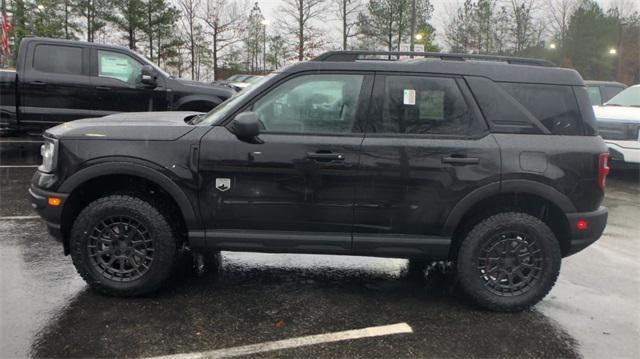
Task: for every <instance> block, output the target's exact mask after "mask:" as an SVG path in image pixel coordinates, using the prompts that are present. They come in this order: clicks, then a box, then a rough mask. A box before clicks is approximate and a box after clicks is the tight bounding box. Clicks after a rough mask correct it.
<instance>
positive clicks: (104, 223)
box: [70, 195, 179, 297]
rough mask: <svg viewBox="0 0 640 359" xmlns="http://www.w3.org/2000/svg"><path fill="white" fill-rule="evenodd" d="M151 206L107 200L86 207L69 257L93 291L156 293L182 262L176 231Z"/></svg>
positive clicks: (76, 226)
mask: <svg viewBox="0 0 640 359" xmlns="http://www.w3.org/2000/svg"><path fill="white" fill-rule="evenodd" d="M168 218H169V217H168V216H167V215H165V214H163V213H162V212H161V211H160V210H159V209H158V207H157V206H154V205H153V204H152V203H151V202H148V201H145V200H143V199H140V198H137V197H135V196H131V195H109V196H106V197H102V198H99V199H97V200H95V201H94V202H92V203H90V204H89V205H88V206H87V207H85V208H84V209H83V210H82V211H81V212H80V214H79V215H78V217H77V218H76V220H75V222H74V224H73V227H72V229H71V238H70V245H71V258H72V260H73V264H74V265H75V267H76V269H77V271H78V273H79V274H80V276H82V278H83V279H84V280H85V281H86V282H87V283H88V284H89V285H90V286H91V287H92V288H94V289H95V290H97V291H99V292H101V293H104V294H107V295H113V296H124V297H132V296H140V295H144V294H148V293H151V292H154V291H156V290H158V289H159V288H160V287H161V286H162V285H163V284H164V283H165V282H166V281H167V279H169V278H170V277H171V275H172V274H173V272H174V269H175V267H176V264H177V261H178V254H179V251H178V245H177V241H176V238H177V232H176V229H175V228H174V227H173V226H172V225H171V224H170V223H172V221H170V220H168Z"/></svg>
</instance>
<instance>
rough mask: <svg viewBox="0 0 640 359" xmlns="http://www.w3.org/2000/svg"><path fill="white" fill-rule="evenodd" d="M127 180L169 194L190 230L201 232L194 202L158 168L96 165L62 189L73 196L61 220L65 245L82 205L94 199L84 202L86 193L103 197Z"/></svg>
mask: <svg viewBox="0 0 640 359" xmlns="http://www.w3.org/2000/svg"><path fill="white" fill-rule="evenodd" d="M123 181H124V182H127V183H129V184H132V185H135V184H138V185H139V184H150V185H151V187H153V188H157V189H158V190H160V191H161V192H162V193H161V194H166V195H165V197H166V199H167V200H170V201H171V202H172V204H173V205H175V207H176V208H177V210H178V212H179V215H180V216H181V218H180V219H181V220H182V223H183V224H184V227H185V228H184V229H185V230H186V231H189V232H191V231H192V230H194V229H196V230H197V229H199V228H200V221H199V218H198V216H197V212H196V210H195V209H194V206H193V205H192V204H191V201H190V200H189V198H188V197H187V195H186V194H185V193H184V192H183V191H182V189H180V187H179V186H178V185H177V184H176V183H175V182H174V181H173V180H171V179H170V178H169V177H167V176H166V175H164V174H162V173H161V172H159V171H158V170H156V169H153V168H150V167H147V166H144V165H140V164H134V163H128V162H107V163H100V164H96V165H92V166H90V167H87V168H84V169H82V170H80V171H78V172H77V173H75V174H74V175H72V176H71V177H69V178H68V179H67V180H66V181H64V182H63V183H62V185H61V186H60V187H59V190H58V191H59V192H61V193H68V194H69V197H68V198H67V199H66V201H65V206H64V208H63V212H62V218H61V230H62V233H63V238H64V241H65V242H67V241H68V234H69V233H70V227H71V224H72V223H73V219H74V218H75V217H76V216H77V215H78V213H79V211H81V210H82V208H83V207H82V205H80V204H85V202H87V201H90V200H91V199H92V198H91V197H92V196H88V197H87V198H81V199H80V197H82V196H83V194H84V192H85V191H84V190H86V189H89V190H91V191H92V193H94V196H100V195H102V194H106V193H111V192H113V191H114V190H115V191H117V190H118V189H119V188H118V185H116V184H122V183H123ZM109 183H111V184H112V185H111V186H110V188H109V187H107V188H100V189H95V188H94V187H102V186H103V185H104V184H109ZM128 188H130V187H128ZM67 249H68V243H65V252H66V251H67Z"/></svg>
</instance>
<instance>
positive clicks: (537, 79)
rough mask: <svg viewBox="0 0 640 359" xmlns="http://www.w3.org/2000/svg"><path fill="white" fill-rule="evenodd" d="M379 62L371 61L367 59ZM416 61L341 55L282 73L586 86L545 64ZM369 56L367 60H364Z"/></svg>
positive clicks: (441, 56) (466, 58)
mask: <svg viewBox="0 0 640 359" xmlns="http://www.w3.org/2000/svg"><path fill="white" fill-rule="evenodd" d="M372 54H373V55H375V56H378V57H377V58H367V57H366V56H367V55H372ZM409 54H412V55H414V56H415V57H414V58H413V59H404V60H389V59H388V58H384V59H383V58H380V57H379V55H384V56H387V55H391V56H392V57H393V56H396V57H397V55H398V53H397V52H396V53H387V52H367V51H338V52H329V53H325V54H323V55H320V56H319V57H317V58H315V59H313V60H311V61H306V62H301V63H297V64H294V65H291V66H288V67H285V68H284V69H282V70H281V71H282V72H292V73H293V72H302V71H314V70H316V71H317V70H325V71H326V70H329V71H341V70H342V71H354V70H360V71H376V72H407V73H428V74H446V75H463V76H480V77H486V78H489V79H491V80H493V81H497V82H519V83H533V84H550V85H572V86H584V81H583V80H582V77H581V76H580V74H579V73H578V72H577V71H576V70H573V69H567V68H561V67H556V66H554V65H553V64H552V63H550V62H548V61H545V60H536V59H524V58H517V57H503V56H482V55H464V54H445V53H408V52H407V53H405V52H402V53H400V55H409ZM363 55H365V57H363Z"/></svg>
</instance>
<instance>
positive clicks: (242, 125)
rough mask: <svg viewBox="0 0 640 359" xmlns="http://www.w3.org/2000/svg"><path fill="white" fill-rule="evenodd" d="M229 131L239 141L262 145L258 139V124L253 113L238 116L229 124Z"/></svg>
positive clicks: (256, 117) (255, 114) (256, 116)
mask: <svg viewBox="0 0 640 359" xmlns="http://www.w3.org/2000/svg"><path fill="white" fill-rule="evenodd" d="M229 131H231V132H232V133H233V134H234V135H236V137H238V139H240V140H241V141H245V142H249V143H262V141H261V140H260V139H259V138H258V135H259V134H260V122H259V121H258V114H257V113H255V112H243V113H240V114H238V115H237V116H236V117H235V118H234V119H233V121H231V123H230V124H229Z"/></svg>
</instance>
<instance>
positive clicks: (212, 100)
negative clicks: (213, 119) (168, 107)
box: [174, 95, 222, 112]
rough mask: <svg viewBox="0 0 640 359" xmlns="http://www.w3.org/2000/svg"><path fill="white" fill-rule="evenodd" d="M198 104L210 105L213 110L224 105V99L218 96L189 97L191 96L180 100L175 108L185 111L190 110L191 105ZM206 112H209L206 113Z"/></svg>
mask: <svg viewBox="0 0 640 359" xmlns="http://www.w3.org/2000/svg"><path fill="white" fill-rule="evenodd" d="M197 103H208V104H211V105H212V106H211V108H210V109H209V110H211V109H212V108H214V107H216V106H218V105H219V104H221V103H222V99H220V98H219V97H217V96H206V95H189V96H185V97H182V98H180V99H179V100H178V101H176V103H175V105H174V107H175V108H176V109H178V110H183V109H185V108H189V105H190V104H197ZM205 112H208V110H207V111H205Z"/></svg>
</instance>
